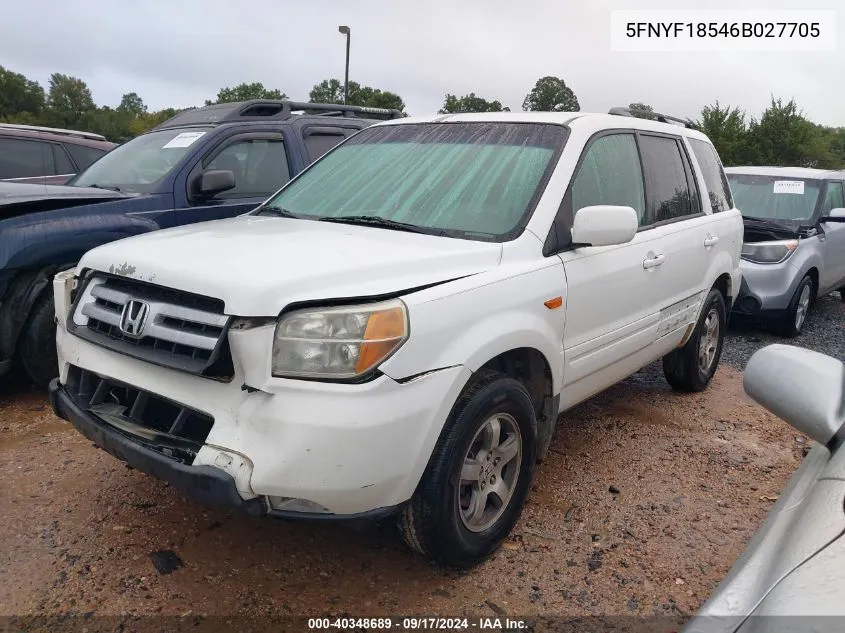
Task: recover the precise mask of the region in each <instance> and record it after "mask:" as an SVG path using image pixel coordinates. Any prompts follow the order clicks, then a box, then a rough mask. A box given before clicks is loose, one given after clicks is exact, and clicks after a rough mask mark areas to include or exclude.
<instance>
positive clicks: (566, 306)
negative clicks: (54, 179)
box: [50, 112, 743, 566]
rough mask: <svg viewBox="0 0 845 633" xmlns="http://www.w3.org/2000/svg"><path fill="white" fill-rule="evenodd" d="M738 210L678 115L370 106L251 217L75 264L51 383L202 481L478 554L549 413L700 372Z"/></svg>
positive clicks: (126, 456)
mask: <svg viewBox="0 0 845 633" xmlns="http://www.w3.org/2000/svg"><path fill="white" fill-rule="evenodd" d="M177 213H178V211H177ZM742 228H743V227H742V218H741V216H740V213H739V211H737V210H736V209H734V208H733V204H732V202H731V196H730V190H729V188H728V185H727V182H726V180H725V177H724V173H723V170H722V166H721V163H720V161H719V158H718V156H717V154H716V151H715V149H714V148H713V146H712V144H711V143H710V141H709V140H708V139H707V138H706V137H705V136H704V135H702V134H700V133H699V132H697V131H695V130H693V129H688V127H685V126H680V125H673V124H670V123H667V122H659V121H648V120H643V119H638V118H631V117H626V116H617V115H613V114H586V113H565V112H560V113H525V114H516V113H501V112H497V113H485V114H460V115H450V116H437V117H432V118H408V119H401V120H397V121H390V122H387V123H384V124H377V125H375V126H373V127H370V128H368V129H366V130H364V131H362V132H360V133H358V134H355V135H354V136H353V137H350V138H349V139H348V140H347V141H344V142H343V143H341V144H340V145H339V146H337V147H336V148H335V149H333V150H331V151H330V152H328V153H327V154H326V155H325V156H324V157H323V158H321V159H320V160H319V161H317V162H316V163H314V164H313V165H312V166H311V167H309V168H308V169H306V170H305V171H304V172H303V173H302V174H301V175H299V176H298V177H296V178H295V179H294V180H292V181H291V182H290V183H289V184H288V185H286V186H285V187H284V188H283V189H281V190H280V191H279V192H278V193H277V194H275V195H274V196H273V197H272V198H271V199H269V200H268V201H267V202H265V203H264V204H263V205H262V206H261V207H259V208H258V209H257V210H255V211H254V212H251V213H248V214H246V215H243V216H240V217H237V218H234V219H229V220H220V221H214V222H207V223H202V224H195V225H191V226H188V227H184V228H176V229H171V230H163V231H157V232H154V233H150V234H147V235H143V236H138V237H132V238H128V239H125V240H121V241H119V242H114V243H111V244H107V245H104V246H101V247H98V248H96V249H94V250H92V251H90V252H88V253H87V254H86V255H85V256H84V257H83V258H82V260H81V262H80V263H79V265H78V266H77V268H75V269H74V270H72V271H67V272H64V273H61V274H59V275H58V276H57V277H56V278H55V282H54V291H55V301H56V313H57V315H59V316H58V328H57V343H58V356H59V366H60V367H59V369H60V377H59V379H58V380H56V381H54V382H53V384H52V385H51V390H50V391H51V401H52V403H53V407H54V410H55V411H56V412H57V414H58V415H59V416H61V417H63V418H65V419H68V420H70V421H71V422H72V423H73V424H74V425H75V426H76V427H77V428H78V429H79V430H80V431H81V432H82V433H83V434H84V435H85V436H87V437H88V438H90V439H91V440H92V441H93V442H94V443H95V444H97V445H98V446H100V447H102V448H104V449H105V450H106V451H108V452H109V453H111V454H113V455H115V456H117V457H118V458H120V459H122V460H124V461H126V462H127V463H128V464H130V465H132V466H134V467H135V468H137V469H139V470H141V471H144V472H147V473H150V474H152V475H154V476H156V477H159V478H161V479H163V480H165V481H168V482H169V483H170V484H171V485H173V486H174V487H176V488H177V489H179V490H180V491H182V492H183V493H184V494H186V495H187V496H189V497H192V498H194V499H197V500H199V501H201V502H206V503H212V504H222V505H226V506H236V507H240V508H243V509H244V510H246V511H247V512H250V513H253V514H270V515H274V516H283V517H298V518H308V519H318V518H323V519H337V518H362V517H381V516H386V515H389V514H393V513H395V514H397V515H398V517H399V520H400V523H401V526H402V529H403V533H404V535H405V538H406V540H407V542H408V543H409V544H410V545H411V546H412V547H413V548H415V549H416V550H418V551H420V552H422V553H424V554H426V555H429V556H431V557H433V558H434V559H436V560H438V561H440V562H441V563H444V564H448V565H457V566H461V565H472V564H474V563H477V562H478V561H480V560H482V559H484V558H485V557H486V556H488V555H489V554H490V553H492V552H493V551H494V550H495V549H496V548H497V547H498V545H499V544H500V543H501V542H502V540H503V539H505V538H506V537H507V535H508V533H509V531H510V530H511V528H512V527H513V525H514V523H515V522H516V520H517V518H518V516H519V513H520V510H521V508H522V506H523V503H524V502H525V498H526V495H527V493H528V490H529V487H530V483H531V478H532V475H533V470H534V464H535V462H536V461H538V460H541V459H542V457H543V456H544V455H545V453H546V451H547V449H548V447H549V443H550V441H551V438H552V433H553V431H554V428H555V424H556V421H557V420H558V415H559V414H560V413H561V412H563V411H566V410H568V409H570V408H572V407H573V406H574V405H576V404H578V403H579V402H582V401H583V400H586V399H587V398H589V397H590V396H592V395H594V394H596V393H598V392H600V391H602V390H603V389H605V388H607V387H609V386H611V385H613V384H614V383H616V382H617V381H619V380H621V379H623V378H625V377H626V376H629V375H630V374H632V373H634V372H636V371H637V370H639V369H640V368H642V367H643V366H645V365H647V364H649V363H651V362H653V361H655V360H657V359H660V358H663V359H664V370H665V373H666V376H667V378H668V380H669V382H670V383H671V385H672V386H673V387H676V388H678V389H681V390H689V391H697V390H701V389H704V388H705V387H706V385H707V384H708V381H709V380H710V378H711V377H712V375H713V373H714V371H715V370H716V366H717V365H718V362H719V356H720V353H721V348H722V341H723V337H724V331H725V315H726V314H727V312H728V310H729V308H730V304H731V303H732V302H733V300H734V299H735V297H736V294H737V292H738V291H739V287H740V272H739V258H740V250H741V246H742Z"/></svg>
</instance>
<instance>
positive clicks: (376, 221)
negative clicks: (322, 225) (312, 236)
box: [314, 215, 441, 235]
mask: <svg viewBox="0 0 845 633" xmlns="http://www.w3.org/2000/svg"><path fill="white" fill-rule="evenodd" d="M314 219H315V220H317V221H318V222H336V223H339V224H355V225H358V226H377V227H380V228H385V229H392V230H394V231H407V232H408V233H426V234H428V235H431V234H439V233H441V231H436V230H435V231H432V230H431V229H426V228H423V227H420V226H416V225H415V224H408V223H406V222H398V221H396V220H388V219H387V218H382V217H379V216H377V215H342V216H337V217H325V218H314Z"/></svg>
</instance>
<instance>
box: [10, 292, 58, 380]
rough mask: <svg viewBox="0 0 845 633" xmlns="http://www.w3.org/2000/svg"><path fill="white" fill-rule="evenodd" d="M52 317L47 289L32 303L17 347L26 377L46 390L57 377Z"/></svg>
mask: <svg viewBox="0 0 845 633" xmlns="http://www.w3.org/2000/svg"><path fill="white" fill-rule="evenodd" d="M55 314H56V312H55V306H54V304H53V290H52V288H48V289H47V290H45V291H44V292H42V293H41V296H40V297H38V299H37V300H36V301H35V305H34V306H33V308H32V313H31V314H30V316H29V321H28V322H27V324H26V327H25V328H24V331H23V333H22V334H21V338H20V343H19V345H18V355H19V358H20V361H21V365H23V368H24V371H25V372H26V374H27V376H29V378H30V380H32V382H33V383H35V385H36V386H37V387H39V388H41V389H45V390H46V389H47V385H49V384H50V381H51V380H52V379H53V378H55V377H56V376H58V375H59V359H58V355H57V354H56V320H55Z"/></svg>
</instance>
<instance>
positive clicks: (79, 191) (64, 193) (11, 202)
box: [0, 181, 129, 218]
mask: <svg viewBox="0 0 845 633" xmlns="http://www.w3.org/2000/svg"><path fill="white" fill-rule="evenodd" d="M128 195H129V194H125V193H120V192H119V191H111V190H109V189H97V188H94V187H68V186H65V185H41V184H32V183H22V182H7V181H0V218H2V217H12V216H16V215H23V214H26V213H35V212H38V211H50V210H52V209H62V208H66V207H74V206H80V205H84V204H96V203H98V202H106V201H108V200H114V199H116V198H126V197H128Z"/></svg>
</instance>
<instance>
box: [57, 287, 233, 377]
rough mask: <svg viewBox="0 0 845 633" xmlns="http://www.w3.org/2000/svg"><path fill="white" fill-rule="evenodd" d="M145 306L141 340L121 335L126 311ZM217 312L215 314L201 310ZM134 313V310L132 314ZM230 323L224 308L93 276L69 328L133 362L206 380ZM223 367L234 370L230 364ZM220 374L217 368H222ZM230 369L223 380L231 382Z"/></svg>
mask: <svg viewBox="0 0 845 633" xmlns="http://www.w3.org/2000/svg"><path fill="white" fill-rule="evenodd" d="M131 301H142V302H144V303H145V304H147V306H148V313H147V316H146V321H145V323H144V325H143V329H142V331H141V332H140V334H138V335H135V332H131V335H130V332H129V331H127V330H123V329H122V327H121V323H122V320H123V313H124V308H125V307H126V306H127V305H128V304H129V303H130V302H131ZM206 307H208V308H217V309H219V311H211V310H210V309H203V308H206ZM130 311H131V309H130ZM230 319H231V318H230V317H228V316H226V315H225V314H223V302H222V301H219V300H216V299H211V298H209V297H200V296H197V295H192V294H190V293H181V292H179V291H174V290H172V289H168V288H162V287H160V286H154V285H152V284H148V283H145V282H141V281H136V280H130V279H127V278H122V277H112V276H109V275H103V274H95V275H94V276H92V277H91V278H89V279H88V280H87V283H85V285H84V286H83V288H82V289H81V292H80V293H79V296H78V298H77V300H76V305H75V306H74V309H73V311H72V312H71V316H70V319H69V320H68V321H69V323H68V327H69V328H70V329H71V330H72V331H73V332H74V333H75V334H76V335H77V336H79V337H81V338H85V339H87V340H89V341H90V342H92V343H95V344H97V345H100V346H102V347H107V348H110V349H114V350H116V351H119V352H122V353H125V354H127V355H130V356H135V357H137V358H141V359H142V360H147V361H149V362H153V363H156V364H159V365H163V366H166V367H172V368H175V369H180V370H183V371H188V372H190V373H197V374H202V373H204V372H205V371H206V370H207V369H209V368H210V367H211V366H212V365H213V364H214V363H215V361H216V360H218V356H219V354H218V352H219V351H220V350H221V348H224V347H225V352H226V354H228V346H227V345H225V343H226V337H227V332H228V326H229V322H230ZM223 360H227V362H226V363H224V364H225V365H226V366H227V367H228V366H229V365H231V358H228V359H223ZM218 369H219V368H218ZM228 374H229V372H228V370H227V369H224V370H223V372H222V375H216V376H214V377H223V378H226V377H230V376H229V375H228Z"/></svg>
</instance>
